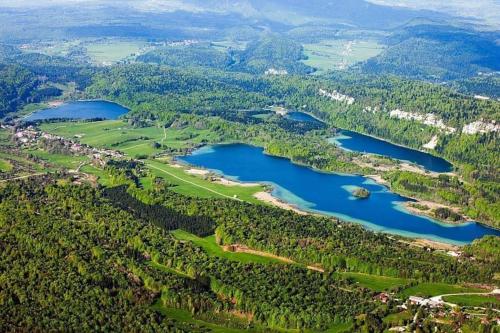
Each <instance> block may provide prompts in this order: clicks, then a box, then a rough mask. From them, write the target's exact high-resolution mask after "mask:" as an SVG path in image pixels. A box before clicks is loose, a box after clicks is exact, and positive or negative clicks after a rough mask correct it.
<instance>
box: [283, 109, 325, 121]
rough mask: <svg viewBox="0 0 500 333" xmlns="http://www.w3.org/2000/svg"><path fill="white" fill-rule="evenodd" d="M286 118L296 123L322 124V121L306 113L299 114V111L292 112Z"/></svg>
mask: <svg viewBox="0 0 500 333" xmlns="http://www.w3.org/2000/svg"><path fill="white" fill-rule="evenodd" d="M286 117H287V118H288V119H291V120H295V121H306V122H310V123H322V121H321V120H319V119H316V118H314V117H313V116H311V115H309V114H307V113H304V112H298V111H291V112H288V113H287V114H286Z"/></svg>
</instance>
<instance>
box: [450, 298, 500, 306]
mask: <svg viewBox="0 0 500 333" xmlns="http://www.w3.org/2000/svg"><path fill="white" fill-rule="evenodd" d="M443 300H444V301H445V302H450V303H453V304H457V305H461V306H477V307H487V306H490V305H491V304H493V307H494V308H495V309H499V308H500V298H498V297H494V296H482V295H455V296H446V297H443Z"/></svg>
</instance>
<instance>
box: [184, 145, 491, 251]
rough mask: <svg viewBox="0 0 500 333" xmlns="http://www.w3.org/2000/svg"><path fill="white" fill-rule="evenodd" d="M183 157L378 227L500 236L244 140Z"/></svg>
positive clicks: (309, 207) (467, 238)
mask: <svg viewBox="0 0 500 333" xmlns="http://www.w3.org/2000/svg"><path fill="white" fill-rule="evenodd" d="M179 160H181V161H184V162H186V163H189V164H192V165H195V166H199V167H204V168H207V169H210V170H213V171H215V172H217V173H220V174H222V175H225V176H226V177H228V178H231V179H234V180H239V181H242V182H261V183H267V184H272V185H273V188H274V189H273V192H272V194H273V195H274V196H275V197H277V198H279V199H281V200H283V201H286V202H288V203H291V204H294V205H296V206H297V207H298V208H300V209H302V210H306V211H310V212H317V213H322V214H326V215H330V216H335V217H338V218H341V219H343V220H346V221H350V222H356V223H360V224H362V225H364V226H365V227H367V228H369V229H371V230H375V231H382V232H388V233H393V234H398V235H402V236H408V237H414V238H425V239H431V240H435V241H440V242H445V243H450V244H457V245H462V244H467V243H470V242H471V241H473V240H474V239H476V238H480V237H482V236H484V235H490V234H491V235H499V236H500V231H497V230H494V229H491V228H487V227H485V226H482V225H480V224H478V223H473V222H471V223H466V224H461V225H450V224H445V223H440V222H438V221H436V220H433V219H430V218H426V217H423V216H418V215H413V214H411V213H409V212H408V211H407V210H406V209H405V208H404V207H403V206H402V205H400V203H402V202H405V201H409V200H410V199H407V198H404V197H401V196H399V195H397V194H395V193H392V192H390V191H389V190H388V189H387V188H386V187H384V186H382V185H379V184H377V183H375V182H374V181H372V180H370V179H367V178H364V177H361V176H354V175H343V174H332V173H323V172H318V171H315V170H312V169H310V168H307V167H304V166H299V165H296V164H293V163H292V162H290V161H289V160H288V159H283V158H277V157H272V156H269V155H265V154H263V149H262V148H257V147H253V146H248V145H244V144H231V145H217V146H209V147H203V148H201V149H199V150H197V151H195V152H194V153H193V154H192V155H189V156H184V157H180V158H179ZM356 187H364V188H366V189H368V190H369V191H370V192H371V196H370V197H369V198H368V199H356V198H354V197H353V196H352V195H351V191H352V190H353V189H354V188H356Z"/></svg>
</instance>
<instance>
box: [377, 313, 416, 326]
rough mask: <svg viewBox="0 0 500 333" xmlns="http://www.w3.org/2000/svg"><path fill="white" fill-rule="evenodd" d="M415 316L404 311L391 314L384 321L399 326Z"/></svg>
mask: <svg viewBox="0 0 500 333" xmlns="http://www.w3.org/2000/svg"><path fill="white" fill-rule="evenodd" d="M412 318H413V316H412V314H411V313H410V312H408V311H403V312H399V313H391V314H390V315H388V316H387V317H385V318H384V319H383V320H382V321H383V322H384V323H386V324H392V325H399V324H401V323H403V322H404V321H407V320H410V319H412Z"/></svg>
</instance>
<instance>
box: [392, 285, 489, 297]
mask: <svg viewBox="0 0 500 333" xmlns="http://www.w3.org/2000/svg"><path fill="white" fill-rule="evenodd" d="M474 292H484V290H483V289H478V288H469V287H464V286H460V285H453V284H446V283H420V284H418V285H416V286H414V287H410V288H407V289H404V290H403V291H402V292H401V295H402V296H404V297H409V296H423V297H432V296H438V295H444V294H457V293H474Z"/></svg>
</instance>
